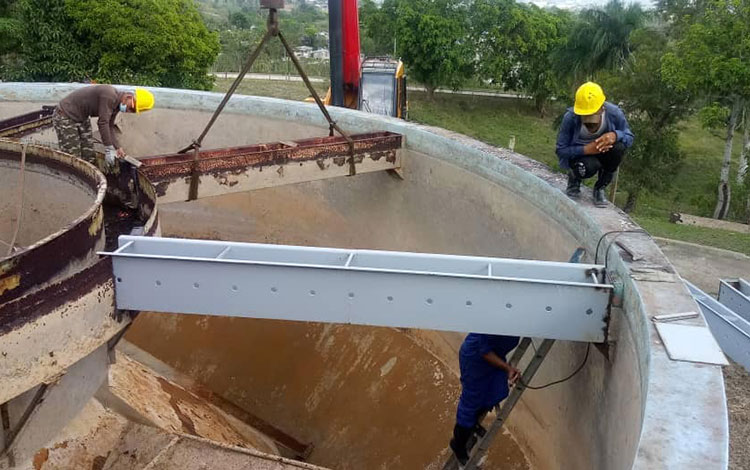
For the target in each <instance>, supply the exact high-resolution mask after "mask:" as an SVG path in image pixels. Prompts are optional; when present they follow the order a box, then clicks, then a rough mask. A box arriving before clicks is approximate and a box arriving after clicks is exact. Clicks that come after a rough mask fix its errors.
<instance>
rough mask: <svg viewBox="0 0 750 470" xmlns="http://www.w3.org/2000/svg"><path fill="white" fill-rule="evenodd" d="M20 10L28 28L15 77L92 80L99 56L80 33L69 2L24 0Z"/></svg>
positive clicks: (43, 79)
mask: <svg viewBox="0 0 750 470" xmlns="http://www.w3.org/2000/svg"><path fill="white" fill-rule="evenodd" d="M18 8H19V10H20V15H21V21H22V22H23V25H24V28H23V33H22V35H21V38H20V56H21V64H20V67H19V70H16V71H15V72H14V73H13V75H14V78H16V79H19V80H28V81H47V82H49V81H61V82H70V81H83V80H86V79H87V78H90V77H91V75H92V74H93V72H94V70H95V68H96V57H94V55H93V54H91V52H90V51H89V50H88V48H87V47H86V44H85V43H84V42H83V41H82V40H81V37H80V36H79V35H78V34H76V32H75V23H74V21H73V19H72V18H71V17H70V15H69V14H68V12H67V10H66V7H65V0H21V1H20V2H19V5H18Z"/></svg>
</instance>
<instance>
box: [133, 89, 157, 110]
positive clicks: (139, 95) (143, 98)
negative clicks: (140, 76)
mask: <svg viewBox="0 0 750 470" xmlns="http://www.w3.org/2000/svg"><path fill="white" fill-rule="evenodd" d="M153 107H154V95H153V93H151V92H150V91H148V90H146V89H143V88H136V89H135V112H136V113H140V112H141V111H148V110H149V109H151V108H153Z"/></svg>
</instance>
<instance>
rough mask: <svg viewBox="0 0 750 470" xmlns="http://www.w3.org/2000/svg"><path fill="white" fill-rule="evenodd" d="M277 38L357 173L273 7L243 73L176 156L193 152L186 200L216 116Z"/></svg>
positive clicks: (192, 194)
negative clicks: (263, 31)
mask: <svg viewBox="0 0 750 470" xmlns="http://www.w3.org/2000/svg"><path fill="white" fill-rule="evenodd" d="M273 36H277V37H278V38H279V40H280V41H281V44H282V45H283V46H284V49H285V50H286V52H287V54H288V55H289V57H290V58H291V59H292V63H293V64H294V67H295V68H296V69H297V72H298V73H299V75H300V77H301V78H302V81H303V82H304V83H305V86H306V87H307V89H308V91H310V94H311V95H312V97H313V99H314V100H315V103H316V104H317V105H318V108H319V109H320V112H321V113H323V117H325V119H326V121H327V122H328V132H329V133H328V135H329V136H333V131H334V130H335V131H337V132H338V133H339V134H341V136H342V137H343V138H344V139H346V142H347V144H348V145H349V175H350V176H353V175H355V174H356V170H355V167H354V141H353V140H352V138H351V137H350V136H349V134H347V133H346V132H344V130H343V129H341V127H339V125H338V124H336V121H334V120H333V119H332V118H331V115H330V114H329V113H328V110H327V109H326V107H325V105H324V104H323V101H321V99H320V96H318V92H316V91H315V88H313V86H312V83H310V79H309V78H308V77H307V74H306V73H305V71H304V69H303V68H302V64H300V63H299V60H297V56H296V55H295V54H294V51H293V50H292V48H291V47H289V43H287V41H286V38H285V37H284V35H283V34H282V32H281V31H280V30H279V21H278V13H277V10H276V8H270V9H269V12H268V23H267V30H266V33H265V34H264V35H263V38H262V39H261V40H260V43H259V44H258V46H257V47H256V48H255V50H253V52H252V54H250V57H249V58H248V60H247V62H246V63H245V65H244V66H243V67H242V70H241V71H240V73H239V74H238V75H237V78H235V80H234V82H232V85H231V86H230V87H229V90H227V92H226V94H225V95H224V98H223V99H222V100H221V103H219V106H218V107H217V108H216V110H215V111H214V114H213V115H212V116H211V119H210V120H209V121H208V124H206V127H205V128H204V129H203V132H201V134H200V135H199V136H198V138H197V139H195V140H193V142H192V143H191V144H190V145H188V146H187V147H185V148H184V149H182V150H180V151H179V152H178V153H187V152H189V151H191V150H192V151H193V159H192V161H191V165H192V168H191V176H190V190H189V193H188V200H189V201H193V200H195V199H197V198H198V176H199V175H198V173H199V172H198V163H199V158H198V155H199V151H200V148H201V145H202V144H203V139H204V138H205V137H206V135H207V134H208V132H209V131H210V130H211V127H212V126H213V125H214V123H215V122H216V119H217V118H218V117H219V115H220V114H221V112H222V111H223V110H224V107H225V106H226V105H227V103H228V102H229V99H230V98H231V97H232V95H233V94H234V92H235V91H237V87H239V85H240V83H242V80H243V79H244V77H245V75H246V74H247V72H248V71H249V70H250V68H251V67H252V66H253V63H255V60H256V59H257V58H258V56H259V55H260V52H261V50H262V49H263V47H264V46H265V45H266V43H268V41H269V40H270V39H271V38H272V37H273Z"/></svg>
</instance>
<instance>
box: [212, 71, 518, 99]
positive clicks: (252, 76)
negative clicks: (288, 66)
mask: <svg viewBox="0 0 750 470" xmlns="http://www.w3.org/2000/svg"><path fill="white" fill-rule="evenodd" d="M212 75H213V76H215V77H218V78H237V75H239V74H237V73H235V72H215V73H213V74H212ZM308 78H309V79H310V81H311V82H313V83H326V82H328V79H325V78H321V77H308ZM244 80H267V81H268V80H270V81H280V82H301V81H302V78H301V77H299V76H298V75H282V74H272V73H248V74H246V75H245V78H244ZM406 89H407V90H408V91H422V92H424V91H425V88H424V87H422V86H408V87H406ZM435 93H445V94H450V95H467V96H492V97H496V98H529V97H528V96H524V95H520V94H517V93H503V92H497V91H473V90H457V91H454V90H446V89H438V90H435Z"/></svg>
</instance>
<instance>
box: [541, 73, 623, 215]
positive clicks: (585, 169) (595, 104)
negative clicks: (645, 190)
mask: <svg viewBox="0 0 750 470" xmlns="http://www.w3.org/2000/svg"><path fill="white" fill-rule="evenodd" d="M633 139H634V136H633V132H632V131H631V130H630V126H629V125H628V121H627V119H626V118H625V113H623V112H622V110H621V109H620V108H619V107H617V106H616V105H614V104H612V103H609V102H607V101H606V97H605V96H604V91H603V90H602V87H600V86H599V85H597V84H596V83H593V82H586V83H584V84H583V85H581V86H580V87H579V88H578V90H577V91H576V99H575V104H574V106H573V108H571V109H568V111H567V112H566V113H565V116H564V117H563V121H562V124H561V125H560V132H559V133H558V135H557V146H556V152H557V157H558V159H559V162H560V168H562V169H563V170H568V187H567V189H566V190H565V193H566V194H567V195H568V196H569V197H571V198H574V199H578V198H579V197H581V181H582V180H584V179H586V178H591V177H592V176H594V175H598V178H597V180H596V183H595V184H594V204H595V205H596V206H597V207H606V206H607V197H606V196H605V195H604V189H605V188H606V187H607V185H609V183H611V182H612V179H613V178H614V175H615V173H616V172H617V168H618V167H619V166H620V163H621V162H622V159H623V158H624V157H625V151H626V150H627V149H628V148H630V146H632V145H633Z"/></svg>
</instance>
